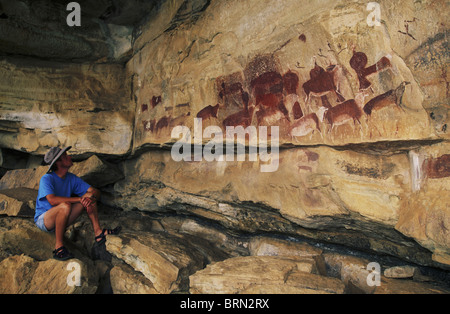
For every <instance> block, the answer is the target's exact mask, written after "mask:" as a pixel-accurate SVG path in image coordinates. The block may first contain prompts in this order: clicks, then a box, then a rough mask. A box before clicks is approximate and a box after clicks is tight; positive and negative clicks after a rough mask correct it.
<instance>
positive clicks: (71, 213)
mask: <svg viewBox="0 0 450 314" xmlns="http://www.w3.org/2000/svg"><path fill="white" fill-rule="evenodd" d="M82 211H83V206H82V205H81V204H80V203H75V204H70V203H61V204H59V205H57V206H55V207H53V208H51V209H49V210H48V211H47V212H46V213H45V215H44V225H45V228H47V230H52V229H55V238H56V241H55V250H56V249H58V248H60V247H62V246H63V245H64V244H63V239H64V232H65V231H66V228H67V226H69V225H71V224H72V223H73V222H74V221H75V220H76V219H77V218H78V217H79V216H80V214H81V213H82Z"/></svg>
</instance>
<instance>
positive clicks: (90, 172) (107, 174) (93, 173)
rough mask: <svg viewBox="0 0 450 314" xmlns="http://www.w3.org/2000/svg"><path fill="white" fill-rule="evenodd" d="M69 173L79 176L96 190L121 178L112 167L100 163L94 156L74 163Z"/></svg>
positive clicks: (121, 175)
mask: <svg viewBox="0 0 450 314" xmlns="http://www.w3.org/2000/svg"><path fill="white" fill-rule="evenodd" d="M70 172H72V173H73V174H75V175H77V176H79V177H80V178H82V179H83V180H84V181H86V182H87V183H89V184H91V185H92V186H95V187H97V188H100V187H103V186H105V185H108V184H111V183H114V182H116V181H118V180H120V179H122V178H123V174H122V173H121V172H120V171H119V169H117V168H116V167H114V165H112V164H110V163H107V162H105V161H102V160H101V159H100V158H98V157H97V156H96V155H93V156H92V157H89V158H88V159H86V160H85V161H82V162H78V163H74V165H73V167H72V168H70Z"/></svg>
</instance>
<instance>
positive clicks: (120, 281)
mask: <svg viewBox="0 0 450 314" xmlns="http://www.w3.org/2000/svg"><path fill="white" fill-rule="evenodd" d="M109 275H110V281H111V288H112V291H113V293H114V294H157V293H158V291H157V290H156V289H155V288H154V287H153V284H152V283H151V281H150V280H148V279H147V278H145V277H144V276H143V275H142V274H141V273H140V272H136V271H134V270H133V269H132V268H131V267H129V266H127V265H122V264H121V265H118V266H114V267H113V268H112V269H111V271H110V274H109Z"/></svg>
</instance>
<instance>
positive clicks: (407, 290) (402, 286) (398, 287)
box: [374, 277, 450, 294]
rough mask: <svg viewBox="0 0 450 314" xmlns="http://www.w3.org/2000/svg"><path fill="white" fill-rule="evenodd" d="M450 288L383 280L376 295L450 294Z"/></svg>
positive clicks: (390, 279) (408, 281) (389, 279)
mask: <svg viewBox="0 0 450 314" xmlns="http://www.w3.org/2000/svg"><path fill="white" fill-rule="evenodd" d="M449 293H450V290H449V289H448V287H447V288H446V287H444V286H441V285H436V284H429V283H421V282H415V281H412V280H404V279H392V278H383V277H382V280H381V285H380V286H378V287H376V289H375V291H374V294H449Z"/></svg>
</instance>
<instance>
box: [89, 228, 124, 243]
mask: <svg viewBox="0 0 450 314" xmlns="http://www.w3.org/2000/svg"><path fill="white" fill-rule="evenodd" d="M120 230H122V227H121V226H118V227H115V228H114V229H103V230H102V233H100V234H99V235H98V236H96V237H95V242H97V243H103V242H104V241H106V236H107V235H108V234H112V235H115V234H119V232H120Z"/></svg>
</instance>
